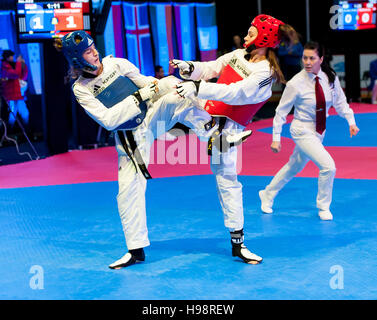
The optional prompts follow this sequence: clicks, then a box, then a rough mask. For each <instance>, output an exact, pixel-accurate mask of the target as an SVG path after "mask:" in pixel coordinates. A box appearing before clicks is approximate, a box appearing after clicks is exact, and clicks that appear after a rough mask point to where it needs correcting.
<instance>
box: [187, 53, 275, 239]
mask: <svg viewBox="0 0 377 320" xmlns="http://www.w3.org/2000/svg"><path fill="white" fill-rule="evenodd" d="M246 54H247V52H246V50H245V49H237V50H235V51H233V52H230V53H228V54H225V55H223V56H221V57H219V58H218V59H217V60H215V61H209V62H192V63H193V65H194V70H193V72H192V74H191V76H190V79H192V80H210V79H212V78H215V77H218V76H219V75H221V76H220V78H219V80H218V82H217V83H212V82H204V81H202V82H201V84H200V87H199V91H198V96H197V97H198V98H199V99H201V100H200V103H201V106H202V107H203V108H204V109H205V110H206V111H207V112H209V113H210V114H211V115H213V116H226V117H227V118H228V119H227V121H226V124H225V127H224V130H223V132H224V133H225V134H234V133H238V132H241V131H243V130H244V128H245V126H246V125H247V124H249V123H251V121H252V117H253V115H254V114H255V113H256V112H257V111H258V110H259V108H260V107H261V106H262V105H263V103H265V102H266V101H267V100H268V99H269V98H270V97H271V95H272V90H271V88H272V82H273V80H272V70H271V67H270V63H269V62H268V61H267V60H262V61H259V62H256V63H252V62H249V61H248V60H246V59H245V55H246ZM211 169H212V172H213V173H214V175H215V177H216V183H217V191H218V195H219V199H220V204H221V207H222V210H223V213H224V223H225V226H226V227H227V228H229V230H230V231H231V232H232V231H237V230H241V229H242V228H243V224H244V216H243V200H242V185H241V183H240V182H239V181H238V179H237V147H231V148H230V149H229V150H228V151H227V152H224V153H220V152H219V151H218V150H217V148H214V149H213V153H212V161H211Z"/></svg>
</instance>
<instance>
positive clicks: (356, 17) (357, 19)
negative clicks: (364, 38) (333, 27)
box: [338, 0, 377, 30]
mask: <svg viewBox="0 0 377 320" xmlns="http://www.w3.org/2000/svg"><path fill="white" fill-rule="evenodd" d="M338 4H339V6H340V9H339V18H338V24H339V25H338V30H363V29H374V28H376V14H377V0H364V1H362V0H359V1H352V0H349V1H339V3H338Z"/></svg>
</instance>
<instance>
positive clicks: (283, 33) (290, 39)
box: [278, 24, 300, 47]
mask: <svg viewBox="0 0 377 320" xmlns="http://www.w3.org/2000/svg"><path fill="white" fill-rule="evenodd" d="M278 36H279V39H280V40H281V41H283V42H285V43H286V44H287V45H288V47H292V46H294V45H295V44H297V43H299V42H300V39H299V34H298V33H297V32H296V30H295V29H294V28H293V27H292V26H291V25H289V24H281V25H280V26H279V32H278Z"/></svg>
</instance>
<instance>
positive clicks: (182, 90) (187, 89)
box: [176, 81, 197, 98]
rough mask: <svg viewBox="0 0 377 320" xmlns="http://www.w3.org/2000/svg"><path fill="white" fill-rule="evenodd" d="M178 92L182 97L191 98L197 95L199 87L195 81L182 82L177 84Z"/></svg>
mask: <svg viewBox="0 0 377 320" xmlns="http://www.w3.org/2000/svg"><path fill="white" fill-rule="evenodd" d="M176 91H177V94H178V95H180V96H181V97H182V98H189V97H192V96H195V95H197V88H196V85H195V83H194V82H193V81H187V82H182V83H180V84H178V85H177V90H176Z"/></svg>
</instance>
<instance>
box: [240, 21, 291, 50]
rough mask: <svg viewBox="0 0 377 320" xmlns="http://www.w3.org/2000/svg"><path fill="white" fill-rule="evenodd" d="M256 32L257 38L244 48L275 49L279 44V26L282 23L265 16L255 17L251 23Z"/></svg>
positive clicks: (282, 23)
mask: <svg viewBox="0 0 377 320" xmlns="http://www.w3.org/2000/svg"><path fill="white" fill-rule="evenodd" d="M251 25H252V26H254V27H256V28H257V30H258V36H257V37H256V39H255V40H254V41H253V42H252V43H250V44H249V45H248V46H245V47H246V48H248V47H250V46H251V45H254V46H255V47H256V48H276V47H277V46H278V44H279V43H280V39H279V26H280V25H284V22H282V21H280V20H278V19H275V18H274V17H271V16H269V15H267V14H260V15H258V16H256V17H255V18H254V20H253V22H252V23H251Z"/></svg>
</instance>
